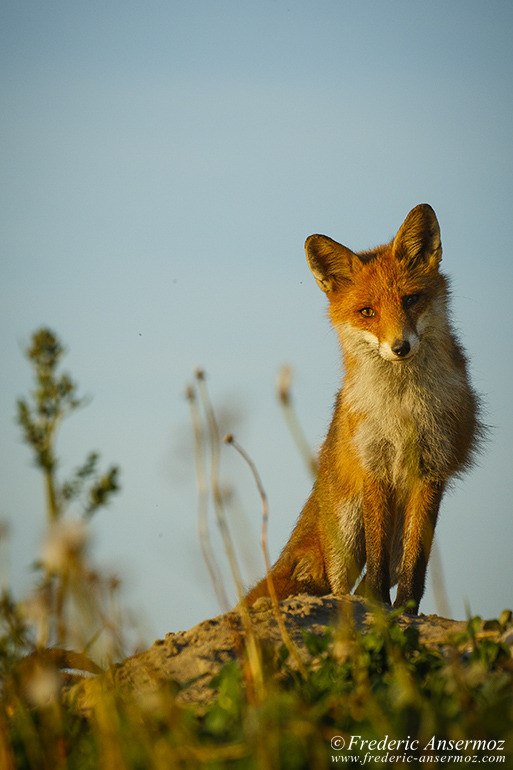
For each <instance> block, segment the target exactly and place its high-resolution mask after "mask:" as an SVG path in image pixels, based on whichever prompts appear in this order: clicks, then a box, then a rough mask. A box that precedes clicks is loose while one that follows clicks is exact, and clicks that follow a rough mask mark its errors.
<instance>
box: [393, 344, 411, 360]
mask: <svg viewBox="0 0 513 770" xmlns="http://www.w3.org/2000/svg"><path fill="white" fill-rule="evenodd" d="M392 351H393V352H394V353H395V355H396V356H397V357H398V358H404V356H407V355H408V353H409V352H410V343H409V342H408V340H396V341H395V342H394V344H393V345H392Z"/></svg>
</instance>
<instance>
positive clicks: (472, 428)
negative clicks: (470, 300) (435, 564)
mask: <svg viewBox="0 0 513 770" xmlns="http://www.w3.org/2000/svg"><path fill="white" fill-rule="evenodd" d="M305 247H306V254H307V259H308V263H309V266H310V269H311V270H312V272H313V274H314V277H315V279H316V281H317V283H318V284H319V286H320V288H321V289H322V290H323V291H324V292H325V293H326V295H327V297H328V300H329V316H330V320H331V323H332V325H333V327H334V329H335V331H336V332H337V334H338V337H339V340H340V345H341V350H342V355H343V359H344V366H345V378H344V382H343V387H342V389H341V390H340V392H339V394H338V397H337V401H336V406H335V412H334V415H333V420H332V422H331V426H330V429H329V432H328V436H327V438H326V441H325V443H324V445H323V447H322V449H321V452H320V458H319V473H318V476H317V479H316V481H315V483H314V486H313V490H312V494H311V496H310V498H309V500H308V501H307V503H306V505H305V507H304V509H303V511H302V513H301V515H300V517H299V520H298V522H297V525H296V527H295V529H294V531H293V532H292V535H291V538H290V540H289V542H288V543H287V545H286V546H285V548H284V549H283V552H282V554H281V555H280V557H279V559H278V561H277V562H276V564H275V565H274V567H273V569H272V571H271V577H272V579H273V580H274V583H275V587H276V591H277V594H278V597H279V598H285V597H287V596H290V595H292V594H297V593H300V592H307V593H312V594H323V593H327V592H329V591H332V592H334V593H341V594H345V593H349V592H350V591H351V589H352V588H353V586H354V584H355V582H356V580H357V579H358V576H359V575H360V573H361V571H362V568H363V567H364V565H365V563H366V564H367V574H366V577H365V580H364V582H363V583H362V586H363V590H364V591H365V593H366V594H367V595H370V596H372V597H374V598H375V599H378V600H380V601H383V602H388V603H389V602H390V587H391V586H392V585H394V584H395V583H396V582H397V583H398V591H397V598H396V602H395V604H396V606H403V605H404V604H405V603H406V602H410V601H412V602H413V610H414V611H416V610H417V609H418V605H419V602H420V599H421V597H422V594H423V591H424V580H425V571H426V566H427V561H428V559H429V552H430V548H431V543H432V539H433V532H434V528H435V525H436V520H437V515H438V509H439V505H440V501H441V498H442V494H443V491H444V489H445V487H446V485H447V483H448V481H449V480H450V478H451V477H452V476H454V475H455V474H458V473H459V472H461V471H463V470H464V469H465V468H466V467H468V466H469V465H470V463H471V459H472V454H473V452H474V450H475V448H476V447H477V444H478V440H479V437H480V435H481V433H482V426H481V424H480V423H479V420H478V399H477V396H476V395H475V393H474V391H473V390H472V387H471V385H470V383H469V379H468V376H467V371H466V360H465V356H464V353H463V351H462V348H461V346H460V345H459V343H458V341H457V339H456V336H455V334H454V332H453V330H452V328H451V325H450V321H449V316H448V310H447V302H448V294H449V290H448V282H447V279H446V278H445V277H444V276H443V275H442V273H440V272H439V269H438V268H439V263H440V260H441V254H442V247H441V241H440V230H439V226H438V221H437V219H436V216H435V213H434V211H433V209H432V208H431V207H430V206H428V205H427V204H421V205H420V206H417V207H416V208H414V209H413V210H412V211H411V212H410V213H409V214H408V216H407V217H406V219H405V221H404V223H403V225H402V226H401V228H400V230H399V232H398V234H397V236H396V237H395V238H394V240H393V241H392V242H391V243H389V244H387V245H385V246H380V247H378V248H376V249H374V250H371V251H367V252H361V253H358V254H356V253H354V252H352V251H351V250H350V249H348V248H347V247H345V246H342V245H341V244H339V243H337V242H336V241H333V240H332V239H330V238H327V237H326V236H323V235H312V236H310V237H309V238H308V239H307V241H306V245H305ZM266 595H268V591H267V582H266V580H265V579H264V580H262V581H261V582H260V583H259V584H258V585H257V586H256V587H255V588H254V589H253V590H252V591H250V593H249V594H248V597H247V600H248V602H249V603H250V604H251V603H253V602H254V601H255V600H256V599H257V598H258V597H259V596H266Z"/></svg>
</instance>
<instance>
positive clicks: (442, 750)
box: [0, 329, 513, 770]
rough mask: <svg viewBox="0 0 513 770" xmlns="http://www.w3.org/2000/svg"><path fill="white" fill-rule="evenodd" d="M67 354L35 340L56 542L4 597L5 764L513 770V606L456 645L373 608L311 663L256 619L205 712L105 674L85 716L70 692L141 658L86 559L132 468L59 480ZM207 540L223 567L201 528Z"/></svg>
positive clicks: (169, 691) (111, 592)
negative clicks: (269, 639) (123, 474)
mask: <svg viewBox="0 0 513 770" xmlns="http://www.w3.org/2000/svg"><path fill="white" fill-rule="evenodd" d="M63 353H64V350H63V348H62V345H61V344H60V342H59V340H58V339H57V338H56V336H55V335H54V334H53V333H52V332H50V331H48V330H44V329H43V330H39V331H38V332H36V333H35V334H34V335H33V338H32V343H31V346H30V347H29V349H28V351H27V355H28V358H29V360H30V361H31V364H32V366H33V369H34V374H35V382H36V385H35V389H34V391H33V393H32V394H31V396H30V398H29V399H23V400H20V401H19V403H18V421H19V424H20V427H21V429H22V431H23V436H24V439H25V440H26V442H27V443H28V444H29V446H30V448H31V450H32V452H33V455H34V460H35V463H36V465H37V466H38V467H39V469H40V470H41V473H42V475H43V479H44V488H45V494H46V514H47V527H48V538H47V542H46V545H45V547H44V549H43V552H42V555H41V558H40V560H39V561H38V562H37V564H36V579H35V584H34V589H33V592H32V594H31V595H30V596H29V597H28V598H27V599H26V600H25V601H23V602H19V603H16V602H15V601H14V600H13V598H12V597H11V596H10V595H8V594H5V595H4V596H3V597H2V599H1V605H0V623H1V625H0V675H1V691H0V770H11V769H14V768H31V769H32V770H60V769H61V768H62V769H64V768H70V769H71V768H73V769H75V768H76V769H77V770H78V769H82V768H83V769H84V770H86V769H87V770H89V768H91V769H93V768H106V769H107V770H123V768H130V770H131V769H132V768H133V769H134V770H136V769H137V770H139V769H140V770H146V769H148V770H153V768H155V770H168V768H175V767H176V768H198V767H205V768H225V767H233V768H290V769H291V770H295V769H296V768H324V767H328V766H331V765H335V764H350V765H353V766H358V765H359V764H364V763H365V764H370V765H371V766H372V765H374V766H376V765H378V766H388V767H417V766H424V764H428V765H430V764H431V763H432V764H438V765H440V764H442V763H443V766H445V767H453V766H454V767H456V766H457V767H459V766H461V764H470V763H475V762H477V763H478V764H481V763H485V762H486V763H487V764H490V763H497V764H501V765H502V766H503V767H513V756H512V753H511V752H512V748H513V660H512V657H511V651H510V647H509V646H508V645H506V644H505V643H504V641H502V640H503V639H504V638H505V635H507V634H508V633H509V635H511V633H512V631H511V628H512V623H511V613H510V612H508V611H505V612H504V613H502V615H501V617H500V618H499V619H498V620H494V621H487V622H486V623H485V624H483V623H482V622H481V619H480V618H472V619H470V620H469V621H468V623H467V630H466V632H465V633H463V634H460V635H459V636H457V637H455V638H453V639H452V640H451V642H450V643H448V644H447V645H445V646H444V648H443V649H442V648H438V647H433V646H431V647H429V648H428V647H427V646H425V645H424V644H423V643H422V642H421V641H420V639H419V635H418V632H417V630H416V629H415V628H413V627H407V628H406V629H404V628H401V627H400V626H399V625H398V624H397V623H396V622H395V619H396V617H397V614H398V613H397V612H393V613H389V614H384V613H382V612H379V611H376V614H375V622H374V625H373V626H372V628H371V629H370V630H369V631H368V632H367V633H365V634H362V633H358V632H357V631H356V630H355V629H354V627H353V626H352V624H351V622H349V621H348V620H347V619H341V622H340V625H339V626H338V627H336V628H333V629H331V630H328V631H327V632H326V634H325V635H324V636H322V637H320V636H315V635H305V643H306V648H307V651H308V655H307V658H306V660H304V659H303V660H302V661H301V660H299V662H298V657H297V652H296V651H295V649H294V648H293V645H292V643H291V640H290V639H289V638H287V637H286V635H284V644H283V645H282V647H281V649H280V650H274V649H270V648H269V647H267V646H266V645H265V644H263V643H262V642H261V641H259V640H258V639H256V638H255V637H254V635H253V634H252V629H251V616H250V614H249V613H247V612H246V613H245V615H244V618H243V621H244V622H243V627H244V632H243V639H242V643H241V644H237V645H235V646H236V649H237V651H238V652H237V655H238V658H237V661H234V662H232V663H229V664H228V665H227V666H226V667H225V668H224V669H223V670H222V671H221V672H220V674H219V675H218V676H217V677H215V679H214V680H213V681H212V682H211V686H212V693H213V700H212V702H211V703H210V704H209V705H208V706H203V707H198V708H195V707H192V706H187V707H184V706H181V705H179V703H178V702H177V695H179V686H178V685H177V684H176V683H173V682H166V683H164V684H163V685H162V686H161V687H160V688H159V689H158V690H157V691H156V692H155V693H152V694H151V695H149V694H144V695H143V694H140V693H134V692H122V691H116V690H114V689H113V688H109V686H108V677H106V678H105V681H106V685H105V688H104V690H103V694H102V695H101V696H99V697H98V698H97V699H96V701H95V702H94V703H93V704H91V705H90V707H89V708H88V709H87V711H84V710H83V708H82V706H81V702H80V697H77V692H78V690H77V687H74V686H73V685H74V684H76V682H77V681H79V679H80V677H81V676H83V675H85V672H89V673H90V674H93V675H94V674H98V673H100V672H101V671H103V670H104V669H105V668H106V667H107V666H108V665H109V664H112V663H115V662H116V661H119V660H120V659H122V658H123V657H124V656H125V655H127V654H128V653H129V652H130V650H129V649H128V648H127V643H126V638H127V632H129V631H130V627H129V626H130V623H129V622H128V621H127V619H126V618H124V617H123V615H122V613H121V611H120V609H119V601H118V596H117V594H118V588H119V586H118V583H117V581H116V579H115V578H109V577H105V576H102V575H100V574H98V573H97V572H96V571H95V570H94V569H92V567H91V565H90V561H89V555H88V550H87V544H88V532H87V526H88V520H89V519H90V517H91V516H92V515H95V514H96V513H97V512H98V511H99V510H101V509H102V508H103V507H104V506H105V505H107V504H108V502H109V500H110V499H111V497H112V495H113V494H115V493H116V492H117V490H118V486H119V471H118V469H117V467H115V466H112V467H111V468H109V469H108V470H107V471H104V472H100V471H99V469H98V464H99V456H98V455H97V454H96V453H90V454H89V455H88V456H87V458H86V460H85V461H84V462H83V464H82V465H81V466H79V467H78V468H77V470H76V472H75V473H74V474H73V476H72V477H71V478H70V479H67V480H65V481H63V480H60V479H59V478H58V467H59V464H58V458H57V453H56V437H57V430H58V427H59V425H60V423H61V421H62V420H63V419H64V418H65V417H67V416H68V415H69V414H71V413H72V412H73V411H74V410H76V409H78V408H79V407H81V406H83V405H84V404H83V400H82V399H80V398H79V397H78V395H77V387H76V385H75V383H74V382H73V381H72V380H71V378H69V377H68V376H66V375H62V374H60V373H59V367H60V363H61V359H62V356H63ZM199 380H200V381H202V378H201V377H199ZM190 399H191V401H192V400H193V394H190ZM207 412H208V409H207ZM209 416H210V421H211V422H210V427H211V428H212V430H211V431H210V440H211V441H214V440H217V439H218V437H217V436H216V434H215V429H214V428H215V423H212V419H213V417H212V414H211V413H209ZM198 435H199V434H198ZM214 463H215V456H214ZM213 494H214V497H215V495H216V488H215V484H214V492H213ZM216 505H218V506H220V509H219V511H218V516H219V518H218V523H219V524H220V526H221V528H222V527H223V518H222V504H221V501H220V500H217V501H216ZM202 507H203V506H202V502H201V500H200V509H201V508H202ZM224 537H225V542H226V547H227V553H228V556H229V557H230V554H231V544H230V542H229V534H228V533H227V532H225V533H224ZM201 544H202V549H203V551H204V553H205V554H206V557H207V558H210V557H211V554H209V553H208V540H205V537H204V533H203V541H202V543H201ZM232 558H235V557H234V556H233V555H232ZM210 566H211V567H212V571H213V573H215V565H210ZM232 568H233V565H232ZM233 572H234V579H235V580H236V581H237V580H238V572H237V568H236V566H235V568H233ZM214 579H216V578H215V574H214ZM357 736H359V737H358V738H356V737H357ZM351 741H352V742H351ZM372 741H376V742H377V743H375V744H372V743H371V742H372ZM394 741H395V742H396V743H394ZM397 741H402V743H401V744H398V743H397ZM380 742H381V743H382V746H381V748H380V747H379V746H380ZM387 752H388V755H387ZM369 755H371V758H370V759H369ZM442 757H443V759H442ZM378 759H381V762H378V761H377V760H378Z"/></svg>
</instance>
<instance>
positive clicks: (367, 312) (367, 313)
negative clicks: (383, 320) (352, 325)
mask: <svg viewBox="0 0 513 770" xmlns="http://www.w3.org/2000/svg"><path fill="white" fill-rule="evenodd" d="M360 315H363V316H364V318H372V317H373V316H375V315H376V313H375V311H374V308H372V307H362V309H361V310H360Z"/></svg>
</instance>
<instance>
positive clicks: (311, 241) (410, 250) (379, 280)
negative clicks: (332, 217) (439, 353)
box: [305, 203, 448, 364]
mask: <svg viewBox="0 0 513 770" xmlns="http://www.w3.org/2000/svg"><path fill="white" fill-rule="evenodd" d="M305 249H306V256H307V260H308V265H309V267H310V270H311V271H312V273H313V274H314V277H315V280H316V281H317V283H318V285H319V286H320V288H321V289H322V290H323V291H324V292H325V293H326V295H327V297H328V300H329V303H330V306H329V314H330V318H331V322H332V324H333V326H334V328H335V329H336V331H337V333H338V335H339V337H340V341H341V343H342V346H343V348H344V349H345V350H346V352H349V351H351V350H353V351H355V352H356V351H357V350H359V351H363V350H367V351H368V352H372V353H374V354H376V353H377V354H379V355H380V356H381V357H382V358H383V359H385V360H387V361H391V362H394V363H397V364H401V363H405V362H407V361H409V360H410V359H411V358H412V357H413V356H415V355H416V353H417V352H418V351H419V350H420V349H421V347H422V340H423V337H424V336H425V334H426V333H428V331H429V330H430V329H431V330H432V329H433V327H434V326H437V325H438V323H439V322H440V321H442V320H444V319H445V318H446V304H445V300H446V297H447V291H448V287H447V281H446V279H445V277H444V276H443V275H442V274H441V273H440V272H439V270H438V267H439V264H440V260H441V258H442V244H441V240H440V227H439V225H438V220H437V218H436V215H435V212H434V211H433V209H432V208H431V206H429V205H428V204H427V203H422V204H420V205H419V206H416V207H415V208H414V209H412V210H411V211H410V213H409V214H408V216H407V217H406V219H405V220H404V222H403V224H402V226H401V227H400V229H399V232H398V233H397V235H396V236H395V238H394V239H393V240H392V241H391V242H390V243H388V244H386V245H385V246H379V247H378V248H376V249H372V250H370V251H365V252H359V253H355V252H353V251H351V249H348V248H347V247H346V246H342V245H341V244H340V243H337V242H336V241H334V240H332V239H331V238H328V237H327V236H325V235H311V236H310V237H309V238H307V240H306V243H305Z"/></svg>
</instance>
